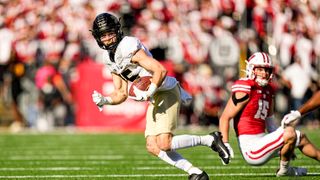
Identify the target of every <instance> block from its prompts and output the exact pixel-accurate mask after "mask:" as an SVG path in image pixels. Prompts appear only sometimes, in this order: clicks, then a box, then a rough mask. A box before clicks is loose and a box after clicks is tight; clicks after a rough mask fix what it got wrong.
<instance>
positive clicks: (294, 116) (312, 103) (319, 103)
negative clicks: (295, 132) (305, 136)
mask: <svg viewBox="0 0 320 180" xmlns="http://www.w3.org/2000/svg"><path fill="white" fill-rule="evenodd" d="M319 107H320V91H317V92H316V93H315V94H314V95H313V96H312V97H311V98H310V99H309V100H308V101H307V102H306V103H304V104H303V105H302V106H300V107H299V109H298V110H293V111H291V112H290V113H288V114H287V115H285V116H284V117H283V119H282V121H281V125H282V126H287V125H290V124H295V125H296V124H298V121H297V120H299V119H300V118H301V117H302V116H304V115H306V114H307V113H309V112H311V111H313V110H315V109H317V108H319Z"/></svg>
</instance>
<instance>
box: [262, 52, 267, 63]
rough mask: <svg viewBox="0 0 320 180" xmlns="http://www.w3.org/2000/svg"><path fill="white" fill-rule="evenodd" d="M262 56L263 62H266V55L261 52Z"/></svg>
mask: <svg viewBox="0 0 320 180" xmlns="http://www.w3.org/2000/svg"><path fill="white" fill-rule="evenodd" d="M261 54H262V57H263V62H264V63H265V62H266V57H265V54H264V53H263V52H262V53H261Z"/></svg>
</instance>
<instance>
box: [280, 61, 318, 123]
mask: <svg viewBox="0 0 320 180" xmlns="http://www.w3.org/2000/svg"><path fill="white" fill-rule="evenodd" d="M297 74H298V76H297ZM282 80H283V81H284V84H285V86H287V87H288V88H289V89H290V96H289V98H290V99H291V101H290V102H291V103H290V107H289V109H298V108H299V107H300V106H301V105H302V104H303V103H304V102H305V100H306V93H307V91H308V89H309V88H310V85H311V80H312V79H311V75H310V72H308V71H306V70H305V69H304V68H303V65H302V63H301V60H300V58H298V57H296V58H295V60H294V63H292V64H291V65H289V66H288V67H287V68H285V69H284V71H283V73H282ZM308 118H310V116H309V117H308Z"/></svg>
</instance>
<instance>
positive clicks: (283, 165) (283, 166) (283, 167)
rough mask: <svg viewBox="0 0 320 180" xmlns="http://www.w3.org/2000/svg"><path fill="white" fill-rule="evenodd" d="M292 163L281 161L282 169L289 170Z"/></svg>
mask: <svg viewBox="0 0 320 180" xmlns="http://www.w3.org/2000/svg"><path fill="white" fill-rule="evenodd" d="M289 164H290V161H282V160H281V161H280V169H282V170H287V169H288V168H289Z"/></svg>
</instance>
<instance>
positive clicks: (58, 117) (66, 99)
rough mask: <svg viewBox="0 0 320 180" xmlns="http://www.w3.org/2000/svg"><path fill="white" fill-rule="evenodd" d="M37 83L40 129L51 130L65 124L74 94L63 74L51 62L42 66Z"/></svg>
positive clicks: (38, 122)
mask: <svg viewBox="0 0 320 180" xmlns="http://www.w3.org/2000/svg"><path fill="white" fill-rule="evenodd" d="M35 83H36V86H37V88H38V89H39V90H40V94H39V106H40V108H39V109H40V115H39V116H40V117H39V119H38V121H37V124H36V126H37V128H38V129H39V130H43V131H45V130H50V129H52V128H53V127H54V126H64V125H65V121H66V118H67V115H68V111H69V110H68V108H70V107H69V105H71V103H72V96H71V94H70V92H69V90H68V88H67V86H66V84H65V82H64V80H63V78H62V76H61V74H59V73H58V72H57V70H56V69H55V67H54V66H53V65H51V64H50V63H46V64H45V65H44V66H42V67H40V68H39V69H38V71H37V73H36V76H35Z"/></svg>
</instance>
